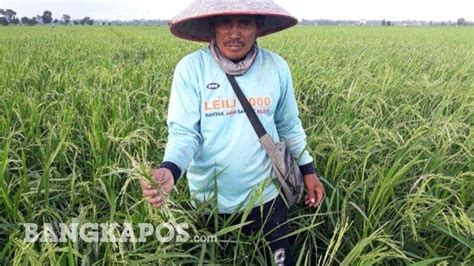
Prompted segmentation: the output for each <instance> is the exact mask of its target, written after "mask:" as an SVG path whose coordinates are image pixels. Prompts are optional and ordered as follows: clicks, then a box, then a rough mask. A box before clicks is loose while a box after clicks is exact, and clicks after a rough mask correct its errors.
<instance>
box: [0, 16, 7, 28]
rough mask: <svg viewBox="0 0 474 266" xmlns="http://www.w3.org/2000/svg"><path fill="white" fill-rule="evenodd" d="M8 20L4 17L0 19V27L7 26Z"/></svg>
mask: <svg viewBox="0 0 474 266" xmlns="http://www.w3.org/2000/svg"><path fill="white" fill-rule="evenodd" d="M8 24H9V23H8V20H7V18H6V17H0V25H2V26H8Z"/></svg>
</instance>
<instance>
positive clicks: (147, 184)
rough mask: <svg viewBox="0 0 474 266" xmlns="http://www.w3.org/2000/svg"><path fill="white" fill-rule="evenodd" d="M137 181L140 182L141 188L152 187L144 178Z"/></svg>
mask: <svg viewBox="0 0 474 266" xmlns="http://www.w3.org/2000/svg"><path fill="white" fill-rule="evenodd" d="M139 183H140V187H142V189H151V188H152V187H151V185H150V183H148V181H146V180H144V179H140V180H139Z"/></svg>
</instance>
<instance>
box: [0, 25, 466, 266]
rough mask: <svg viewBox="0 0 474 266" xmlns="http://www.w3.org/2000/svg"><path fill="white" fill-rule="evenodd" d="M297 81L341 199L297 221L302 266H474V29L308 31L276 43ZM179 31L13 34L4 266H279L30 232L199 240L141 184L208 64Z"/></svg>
mask: <svg viewBox="0 0 474 266" xmlns="http://www.w3.org/2000/svg"><path fill="white" fill-rule="evenodd" d="M259 45H261V46H262V47H264V48H267V49H269V50H271V51H274V52H276V53H278V54H280V55H281V56H282V57H283V58H285V59H286V60H287V62H288V63H289V65H290V68H291V70H292V74H293V80H294V86H295V92H296V96H297V100H298V103H299V108H300V116H301V120H302V122H303V125H304V127H305V130H306V133H307V135H308V149H309V150H310V151H311V154H312V155H313V156H314V158H315V162H316V165H317V167H318V169H319V171H320V172H321V174H322V175H323V176H324V178H322V181H323V183H324V185H325V188H326V193H327V196H326V198H325V200H324V201H323V203H322V206H321V207H320V208H319V209H317V210H315V209H309V208H308V207H306V206H305V205H304V204H301V205H297V206H296V207H294V208H293V209H292V211H291V215H290V218H291V219H290V221H289V223H290V225H291V227H292V228H293V232H292V233H291V238H292V240H293V241H294V249H295V255H296V258H297V262H298V264H300V265H316V264H318V265H371V264H384V265H407V264H411V265H438V264H439V265H462V264H464V265H472V264H473V263H474V237H473V234H474V223H473V219H474V207H473V199H474V193H473V191H474V156H473V154H474V51H473V47H474V28H472V27H456V28H454V27H442V28H436V27H430V28H401V27H296V28H293V29H291V30H288V31H285V32H282V33H278V34H275V35H272V36H269V37H265V38H262V39H260V40H259ZM202 46H203V44H195V43H191V42H187V41H182V40H179V39H177V38H174V37H173V36H171V34H170V33H169V31H168V29H167V28H166V27H80V26H76V27H72V26H71V27H55V28H52V27H0V99H1V101H0V264H2V265H26V264H31V265H50V264H54V265H57V264H60V265H75V264H80V265H90V264H94V265H109V264H112V263H113V264H138V265H143V264H145V265H146V264H149V265H154V264H157V265H168V264H181V263H189V264H208V263H211V264H213V263H221V264H238V265H240V264H261V263H262V260H263V257H262V256H261V255H260V254H259V253H258V252H257V249H256V247H258V246H261V245H263V244H264V241H263V237H262V234H261V233H259V234H256V235H252V236H245V235H240V234H239V233H238V231H239V230H238V228H237V227H232V226H225V225H224V226H222V227H221V228H219V231H218V233H217V234H216V235H217V241H211V242H179V241H171V242H167V243H163V242H162V241H159V240H158V239H156V238H149V239H148V241H146V242H142V243H138V242H132V243H110V242H105V243H89V242H86V241H81V240H78V241H71V240H68V241H66V242H63V243H41V242H39V241H37V242H28V241H25V234H26V233H25V227H24V223H36V224H39V225H43V224H45V223H51V224H53V225H57V224H58V223H72V222H73V221H78V222H79V224H85V223H113V222H115V223H119V224H123V223H125V222H128V223H131V224H133V225H137V224H139V223H151V224H161V223H167V222H172V223H183V222H185V223H188V224H189V225H190V228H189V229H188V232H189V233H190V234H191V235H209V234H210V233H209V231H208V230H207V228H206V225H205V223H206V222H205V221H203V219H202V210H201V209H193V208H192V206H191V205H190V199H189V195H188V193H189V191H188V185H187V181H186V179H182V180H180V181H179V182H178V184H177V186H176V189H175V190H174V191H173V193H172V194H171V199H170V200H169V202H168V204H167V205H166V207H165V208H163V209H160V210H158V209H153V208H152V207H151V206H149V204H148V203H147V202H146V201H144V199H143V197H142V194H141V193H142V192H141V189H140V187H139V185H138V182H137V178H140V177H142V176H146V174H147V173H148V171H149V170H150V169H151V168H152V167H154V166H156V165H157V164H159V162H160V161H161V159H162V156H163V152H164V147H165V145H166V140H167V127H166V116H167V103H168V96H169V92H170V85H171V80H172V75H173V70H174V67H175V65H176V64H177V62H178V61H179V60H180V59H181V58H182V57H183V56H185V55H186V54H188V53H190V52H192V51H194V50H196V49H198V48H200V47H202Z"/></svg>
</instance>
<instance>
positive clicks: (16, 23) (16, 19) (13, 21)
mask: <svg viewBox="0 0 474 266" xmlns="http://www.w3.org/2000/svg"><path fill="white" fill-rule="evenodd" d="M12 23H13V24H15V25H18V24H20V20H19V19H18V18H14V19H13V20H12Z"/></svg>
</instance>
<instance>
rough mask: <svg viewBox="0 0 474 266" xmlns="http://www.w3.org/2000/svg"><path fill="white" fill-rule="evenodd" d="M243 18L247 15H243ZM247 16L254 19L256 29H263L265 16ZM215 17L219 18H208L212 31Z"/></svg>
mask: <svg viewBox="0 0 474 266" xmlns="http://www.w3.org/2000/svg"><path fill="white" fill-rule="evenodd" d="M223 16H226V15H223ZM243 16H247V15H245V14H243ZM248 16H253V17H255V22H256V23H257V28H259V29H260V28H262V27H263V24H264V23H265V16H264V15H248ZM217 17H219V16H213V17H210V18H209V26H210V27H211V29H213V30H214V26H215V25H216V18H217Z"/></svg>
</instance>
